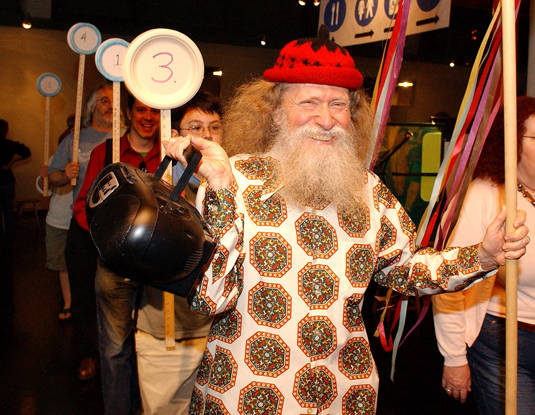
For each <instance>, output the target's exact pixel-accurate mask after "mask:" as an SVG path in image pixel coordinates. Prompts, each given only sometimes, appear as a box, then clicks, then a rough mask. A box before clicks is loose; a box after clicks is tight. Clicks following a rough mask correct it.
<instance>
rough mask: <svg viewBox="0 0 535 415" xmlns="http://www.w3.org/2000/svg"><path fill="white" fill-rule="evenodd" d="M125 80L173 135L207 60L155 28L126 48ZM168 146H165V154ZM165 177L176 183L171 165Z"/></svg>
mask: <svg viewBox="0 0 535 415" xmlns="http://www.w3.org/2000/svg"><path fill="white" fill-rule="evenodd" d="M123 75H124V81H125V84H126V86H127V87H128V89H129V90H130V92H132V94H133V95H134V96H135V97H136V98H137V99H139V100H140V101H141V102H143V103H144V104H145V105H148V106H150V107H152V108H157V109H159V110H161V112H160V137H161V139H162V140H164V139H166V140H168V139H170V138H171V109H172V108H177V107H180V106H181V105H184V104H185V103H186V102H188V101H189V100H190V99H191V98H193V96H194V95H195V94H196V93H197V91H198V90H199V88H200V87H201V84H202V80H203V78H204V60H203V58H202V55H201V52H200V51H199V48H198V47H197V45H196V44H195V43H194V42H193V41H192V40H191V39H190V38H189V37H187V36H186V35H184V34H183V33H180V32H177V31H176V30H171V29H152V30H149V31H147V32H144V33H142V34H141V35H139V36H138V37H136V38H135V39H134V40H133V41H132V43H130V46H128V49H127V51H126V55H125V59H124V64H123ZM163 154H164V149H163V147H162V157H163ZM163 179H164V180H165V181H167V182H168V183H172V178H171V172H170V168H168V169H167V171H166V173H165V174H164V176H163ZM174 304H175V303H174V296H173V294H170V293H168V292H164V293H163V309H164V331H165V345H166V349H167V350H173V349H174V348H175V312H174Z"/></svg>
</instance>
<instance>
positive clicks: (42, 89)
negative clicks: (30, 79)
mask: <svg viewBox="0 0 535 415" xmlns="http://www.w3.org/2000/svg"><path fill="white" fill-rule="evenodd" d="M37 90H38V91H39V93H40V94H41V95H43V96H44V97H46V99H45V129H44V131H45V137H44V148H43V164H45V165H46V164H48V158H49V155H50V154H49V153H50V97H53V96H56V95H57V94H58V93H59V91H60V90H61V79H59V76H57V75H56V74H53V73H50V72H46V73H44V74H42V75H41V76H39V78H37ZM47 194H48V177H44V178H43V196H44V197H46V196H47Z"/></svg>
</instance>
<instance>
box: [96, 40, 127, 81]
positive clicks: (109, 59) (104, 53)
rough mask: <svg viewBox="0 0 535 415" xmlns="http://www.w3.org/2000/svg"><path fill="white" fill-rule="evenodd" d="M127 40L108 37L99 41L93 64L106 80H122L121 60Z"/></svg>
mask: <svg viewBox="0 0 535 415" xmlns="http://www.w3.org/2000/svg"><path fill="white" fill-rule="evenodd" d="M127 48H128V42H127V41H126V40H123V39H119V38H112V39H108V40H106V41H104V42H102V43H101V45H100V46H99V47H98V49H97V53H95V64H96V65H97V69H98V70H99V72H100V73H101V74H102V75H103V76H104V77H105V78H106V79H108V80H110V81H113V82H121V81H122V80H123V62H124V55H125V54H126V49H127Z"/></svg>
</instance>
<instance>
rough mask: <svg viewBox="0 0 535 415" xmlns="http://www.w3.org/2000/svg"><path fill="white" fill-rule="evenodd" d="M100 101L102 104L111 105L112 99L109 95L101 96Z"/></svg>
mask: <svg viewBox="0 0 535 415" xmlns="http://www.w3.org/2000/svg"><path fill="white" fill-rule="evenodd" d="M98 102H100V103H101V104H102V105H111V100H110V99H109V98H108V97H100V98H99V99H98Z"/></svg>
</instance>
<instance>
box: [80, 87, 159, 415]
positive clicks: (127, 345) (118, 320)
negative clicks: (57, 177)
mask: <svg viewBox="0 0 535 415" xmlns="http://www.w3.org/2000/svg"><path fill="white" fill-rule="evenodd" d="M126 116H127V120H128V121H129V124H130V128H129V129H128V130H127V131H126V133H125V134H124V135H123V136H122V137H121V144H120V161H121V162H123V163H128V164H130V165H132V166H134V167H137V168H139V169H141V170H144V171H148V172H150V173H154V172H155V171H156V169H157V168H158V165H159V164H160V139H159V132H160V111H159V110H157V109H155V108H151V107H149V106H147V105H145V104H143V103H142V102H141V101H139V100H137V99H136V98H134V97H133V96H132V95H130V94H129V95H128V100H127V110H126ZM110 156H111V155H110ZM109 159H110V160H111V157H110V158H109ZM105 166H106V143H102V144H101V145H99V146H97V147H95V149H94V150H93V152H92V153H91V158H90V160H89V165H88V167H87V173H86V176H85V180H84V183H83V185H82V188H81V190H80V193H79V194H78V196H77V198H76V202H75V204H74V219H75V220H76V221H77V223H78V224H79V226H80V227H81V228H82V229H84V231H86V232H87V231H88V223H87V218H86V214H85V206H86V197H87V193H88V192H89V189H90V187H91V184H92V183H93V181H94V180H95V178H96V177H97V175H98V174H99V173H100V171H101V170H102V169H103V168H104V167H105ZM94 284H95V292H96V304H97V323H98V324H97V326H98V344H99V351H100V366H101V383H102V395H103V399H104V412H105V413H106V414H110V415H123V414H124V415H129V414H135V413H137V411H138V410H139V407H140V398H139V387H138V377H137V369H136V354H135V348H134V328H135V323H134V320H133V313H132V311H133V309H134V304H135V301H136V294H137V291H138V284H137V283H136V282H134V281H132V280H129V279H127V278H124V277H122V276H121V275H117V274H116V273H114V272H113V271H111V270H110V269H108V268H107V267H106V266H105V265H104V264H103V263H102V261H101V260H100V259H98V263H97V273H96V278H95V281H94Z"/></svg>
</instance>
